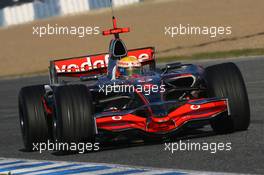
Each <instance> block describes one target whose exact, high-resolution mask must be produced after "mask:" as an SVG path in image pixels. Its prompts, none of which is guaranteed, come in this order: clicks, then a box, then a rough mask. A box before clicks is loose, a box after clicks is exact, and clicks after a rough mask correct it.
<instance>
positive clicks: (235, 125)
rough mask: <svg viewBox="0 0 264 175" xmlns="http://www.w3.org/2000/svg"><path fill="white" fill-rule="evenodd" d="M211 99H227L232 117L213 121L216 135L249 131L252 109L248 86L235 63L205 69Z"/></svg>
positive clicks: (212, 124) (223, 117)
mask: <svg viewBox="0 0 264 175" xmlns="http://www.w3.org/2000/svg"><path fill="white" fill-rule="evenodd" d="M205 73H206V80H207V86H208V95H209V97H220V98H227V99H228V102H229V106H230V112H231V116H229V117H228V116H222V117H220V118H218V119H215V120H212V122H211V126H212V128H213V130H214V131H215V132H216V133H228V132H233V131H242V130H247V128H248V127H249V123H250V109H249V101H248V95H247V91H246V86H245V83H244V80H243V77H242V74H241V72H240V70H239V68H238V67H237V66H236V65H235V64H234V63H223V64H218V65H213V66H210V67H207V68H206V69H205Z"/></svg>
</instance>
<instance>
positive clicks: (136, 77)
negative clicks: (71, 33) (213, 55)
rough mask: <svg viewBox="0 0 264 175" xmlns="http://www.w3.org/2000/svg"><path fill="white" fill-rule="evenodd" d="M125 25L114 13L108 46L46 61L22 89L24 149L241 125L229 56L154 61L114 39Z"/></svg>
mask: <svg viewBox="0 0 264 175" xmlns="http://www.w3.org/2000/svg"><path fill="white" fill-rule="evenodd" d="M126 32H129V28H118V27H117V25H116V19H115V18H114V17H113V29H110V30H107V31H104V32H103V35H114V39H112V40H111V42H110V46H109V52H108V53H105V54H98V55H88V56H81V57H75V58H68V59H62V60H53V61H51V62H50V67H49V72H50V83H49V84H45V85H35V86H29V87H23V88H22V89H21V91H20V93H19V117H20V125H21V129H22V135H23V141H24V145H25V148H26V150H28V151H30V150H32V147H33V143H37V142H46V141H47V140H56V141H57V142H64V143H69V142H74V143H80V142H85V143H88V142H91V143H93V142H94V141H95V139H96V138H97V139H98V138H104V139H109V140H111V139H115V138H117V137H118V136H120V135H122V136H127V137H129V136H139V137H142V138H164V137H172V136H175V134H177V133H178V132H179V131H186V130H188V129H191V128H193V127H194V126H203V125H206V124H210V125H211V126H212V128H213V130H214V131H215V132H216V133H229V132H234V131H242V130H247V128H248V126H249V123H250V109H249V102H248V96H247V91H246V87H245V84H244V81H243V77H242V75H241V73H240V70H239V69H238V67H237V66H236V65H235V64H234V63H223V64H218V65H213V66H209V67H206V68H203V67H202V66H198V65H193V64H182V63H170V64H167V65H165V66H164V67H162V68H160V67H159V68H158V67H156V62H155V58H154V53H155V50H154V48H153V47H146V48H140V49H133V50H127V48H126V46H125V44H124V42H123V41H122V40H121V39H120V34H121V33H126ZM121 60H126V61H130V62H125V61H124V62H121ZM126 66H127V67H129V66H134V68H136V69H133V71H132V73H131V72H130V74H128V72H129V70H132V69H125V68H126ZM129 68H131V67H129ZM134 70H137V71H134ZM194 128H195V127H194Z"/></svg>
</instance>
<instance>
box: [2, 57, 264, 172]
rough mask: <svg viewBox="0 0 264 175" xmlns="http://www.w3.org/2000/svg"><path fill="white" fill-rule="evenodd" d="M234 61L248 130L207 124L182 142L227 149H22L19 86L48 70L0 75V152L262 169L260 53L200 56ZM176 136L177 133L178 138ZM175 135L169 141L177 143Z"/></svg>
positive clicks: (263, 72)
mask: <svg viewBox="0 0 264 175" xmlns="http://www.w3.org/2000/svg"><path fill="white" fill-rule="evenodd" d="M226 61H233V62H235V63H236V64H237V65H238V66H239V68H240V69H241V71H242V74H243V76H244V79H245V82H246V86H247V90H248V94H249V100H250V107H251V125H250V127H249V130H248V131H245V132H237V133H232V134H228V135H215V134H214V133H213V132H211V130H210V128H209V127H205V128H204V129H203V130H200V131H195V132H192V133H188V134H186V135H184V136H182V137H181V138H180V139H183V140H182V141H183V142H192V143H202V142H206V143H209V144H210V143H219V142H223V143H227V142H231V143H232V149H231V151H218V152H217V153H215V154H212V153H210V151H175V152H174V153H173V154H172V153H171V152H169V151H165V146H164V143H162V142H158V143H148V144H144V143H133V144H132V143H128V142H118V143H109V144H106V145H105V146H104V148H103V150H101V151H99V152H90V153H86V154H67V155H60V154H57V153H55V152H48V151H46V152H44V153H41V154H40V153H39V152H31V153H28V152H24V151H23V144H22V139H21V134H20V127H19V120H18V110H17V95H18V91H19V89H20V88H21V87H23V86H27V85H32V84H43V83H47V82H48V78H47V76H39V77H29V78H20V79H9V80H0V157H6V158H17V159H20V158H23V159H37V160H63V161H78V162H96V163H111V164H123V165H129V166H147V167H155V168H173V169H189V170H199V171H217V172H236V173H254V174H255V173H257V174H264V116H263V114H264V92H263V90H264V58H261V57H254V58H241V59H234V60H213V61H201V62H200V61H199V64H201V65H210V64H216V63H219V62H226ZM178 139H179V138H178ZM178 139H177V138H176V139H175V140H169V141H167V142H176V143H179V140H178Z"/></svg>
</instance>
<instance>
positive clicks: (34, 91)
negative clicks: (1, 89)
mask: <svg viewBox="0 0 264 175" xmlns="http://www.w3.org/2000/svg"><path fill="white" fill-rule="evenodd" d="M44 94H45V90H44V86H42V85H38V86H29V87H24V88H22V89H21V90H20V92H19V100H18V103H19V104H18V105H19V119H20V126H21V131H22V136H23V142H24V146H25V150H26V151H32V149H33V144H37V143H42V142H46V141H47V140H48V139H49V137H50V132H49V125H48V123H49V122H48V120H47V117H46V115H45V110H44V106H43V103H42V98H43V96H44Z"/></svg>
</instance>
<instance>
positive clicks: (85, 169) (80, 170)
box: [38, 166, 112, 175]
mask: <svg viewBox="0 0 264 175" xmlns="http://www.w3.org/2000/svg"><path fill="white" fill-rule="evenodd" d="M111 168H112V167H108V166H92V167H82V168H76V169H70V170H63V171H56V172H53V173H40V174H38V175H58V174H59V175H62V174H73V173H74V174H78V173H85V172H92V171H100V170H106V169H111Z"/></svg>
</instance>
